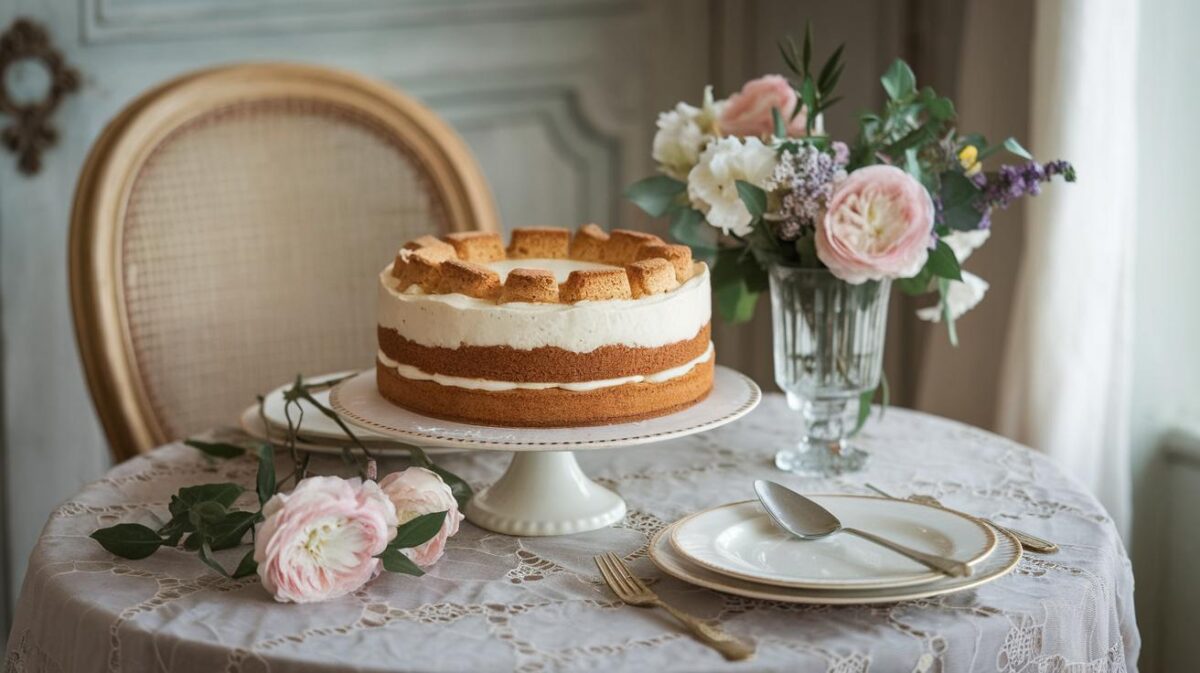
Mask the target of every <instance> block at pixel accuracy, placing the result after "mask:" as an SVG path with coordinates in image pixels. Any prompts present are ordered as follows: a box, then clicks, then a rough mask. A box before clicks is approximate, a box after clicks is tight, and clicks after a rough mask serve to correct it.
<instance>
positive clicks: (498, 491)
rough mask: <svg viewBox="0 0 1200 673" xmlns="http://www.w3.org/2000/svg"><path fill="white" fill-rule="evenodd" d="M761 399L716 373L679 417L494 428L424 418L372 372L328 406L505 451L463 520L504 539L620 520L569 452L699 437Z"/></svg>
mask: <svg viewBox="0 0 1200 673" xmlns="http://www.w3.org/2000/svg"><path fill="white" fill-rule="evenodd" d="M760 399H762V392H761V391H759V389H758V386H757V385H755V383H754V382H753V381H751V380H750V379H749V378H748V377H746V376H745V375H743V374H741V373H738V372H736V371H734V370H732V369H729V368H726V367H721V366H718V367H716V371H715V373H714V376H713V390H712V392H711V393H709V395H708V397H707V398H705V399H704V400H703V401H701V402H699V403H698V404H695V405H693V406H691V407H688V408H687V409H684V410H683V411H679V412H676V413H674V414H669V415H667V416H660V417H658V418H652V419H648V420H645V421H635V422H632V423H619V424H615V425H601V426H595V427H579V428H501V427H494V426H485V425H471V424H469V423H457V422H454V421H444V420H441V419H437V418H430V417H429V416H423V415H421V414H418V413H415V412H412V411H409V410H407V409H403V408H401V407H398V406H396V405H394V404H392V403H390V402H388V401H387V400H385V399H383V397H382V396H381V395H380V394H379V390H378V388H376V385H375V371H374V370H370V371H366V372H363V373H362V374H359V375H357V376H355V377H353V378H350V379H347V380H346V381H343V382H342V383H340V384H339V385H338V386H337V387H336V388H334V389H333V391H332V392H331V394H330V396H329V400H330V404H331V405H332V407H333V409H334V410H335V411H337V413H338V414H340V415H341V416H342V417H343V418H345V419H346V420H347V421H349V422H351V423H353V424H354V425H357V426H359V427H363V428H368V429H370V430H374V431H375V432H378V433H381V434H384V435H387V436H389V437H395V438H396V439H399V440H402V441H406V442H411V443H416V444H420V445H422V446H445V447H455V448H463V449H480V450H485V451H511V452H512V454H513V459H512V462H511V463H509V466H508V470H506V471H505V473H504V475H503V476H502V477H500V480H499V481H497V482H496V483H495V484H492V485H491V486H490V487H489V488H487V489H485V490H483V491H481V492H479V493H476V494H475V497H474V498H472V499H471V502H470V503H469V504H468V505H467V512H466V514H467V518H468V519H470V520H471V522H472V523H474V524H475V525H477V526H480V527H482V528H486V529H488V530H491V531H495V532H497V533H505V534H507V535H522V536H528V535H566V534H570V533H582V532H584V531H589V530H596V529H597V528H603V527H605V526H608V525H610V524H613V523H616V522H617V521H620V520H621V519H622V518H624V516H625V501H624V500H622V499H621V496H619V495H617V494H616V493H613V492H612V491H610V490H609V489H607V488H604V487H603V486H600V485H599V484H597V483H596V482H594V481H592V480H591V479H589V478H588V477H587V475H585V474H584V473H583V470H581V469H580V468H579V463H578V462H576V461H575V454H574V453H573V452H574V451H583V450H592V449H613V448H618V447H623V446H635V445H638V444H649V443H652V442H661V441H664V440H667V439H674V438H676V437H684V436H687V435H692V434H696V433H698V432H704V431H705V430H711V429H713V428H716V427H719V426H722V425H725V424H726V423H730V422H732V421H735V420H737V419H739V418H741V417H742V416H745V415H746V414H748V413H749V412H750V411H751V410H752V409H754V407H755V406H757V405H758V402H759V400H760Z"/></svg>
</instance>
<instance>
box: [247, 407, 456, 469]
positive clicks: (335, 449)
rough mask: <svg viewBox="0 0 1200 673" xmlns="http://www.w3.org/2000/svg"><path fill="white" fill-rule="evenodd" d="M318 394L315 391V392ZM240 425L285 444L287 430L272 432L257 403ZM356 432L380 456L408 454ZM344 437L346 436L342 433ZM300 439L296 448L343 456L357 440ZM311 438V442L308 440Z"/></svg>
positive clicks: (432, 450)
mask: <svg viewBox="0 0 1200 673" xmlns="http://www.w3.org/2000/svg"><path fill="white" fill-rule="evenodd" d="M314 396H315V394H314ZM239 425H240V426H241V428H242V431H243V432H245V433H246V434H247V435H250V436H251V437H253V438H254V439H257V440H259V441H263V442H270V443H272V444H275V445H276V446H283V438H284V433H285V430H283V429H280V428H276V427H274V426H271V427H270V428H269V430H270V433H269V434H268V432H267V431H266V429H265V428H264V426H263V422H262V418H261V417H259V415H258V405H257V404H252V405H250V406H248V407H246V409H245V410H243V411H242V416H241V418H240V419H239ZM354 434H355V435H357V436H358V437H359V439H360V440H361V441H362V443H363V444H364V445H366V447H367V448H368V449H370V450H371V452H372V453H375V454H378V455H380V456H400V457H404V456H407V455H408V450H407V449H402V448H399V447H397V446H395V440H392V439H383V440H380V439H370V438H367V437H366V436H365V435H362V434H360V433H359V429H355V431H354ZM342 436H343V437H345V435H342ZM301 437H302V438H301V439H297V440H296V448H297V449H299V450H301V451H309V452H311V453H323V454H328V455H331V456H332V455H340V454H341V453H342V448H343V447H348V448H354V443H353V442H351V441H350V440H349V439H346V440H344V441H341V442H336V441H333V440H321V439H317V438H308V437H305V436H303V435H301ZM305 439H309V441H305ZM422 448H423V449H424V450H425V453H427V454H429V455H431V456H432V455H438V454H447V453H462V452H464V451H467V449H454V448H447V447H428V446H426V447H422Z"/></svg>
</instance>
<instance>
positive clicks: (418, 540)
mask: <svg viewBox="0 0 1200 673" xmlns="http://www.w3.org/2000/svg"><path fill="white" fill-rule="evenodd" d="M445 521H446V512H433V513H431V514H422V515H421V516H419V517H417V518H415V519H413V520H412V521H407V522H405V523H403V524H401V525H400V527H399V528H397V529H396V537H394V538H392V541H391V542H389V543H388V546H389V547H395V548H396V549H411V548H413V547H417V546H420V545H423V544H425V543H426V542H429V541H430V540H432V539H433V538H434V537H435V536H436V535H437V534H438V531H440V530H441V529H442V524H443V523H444V522H445Z"/></svg>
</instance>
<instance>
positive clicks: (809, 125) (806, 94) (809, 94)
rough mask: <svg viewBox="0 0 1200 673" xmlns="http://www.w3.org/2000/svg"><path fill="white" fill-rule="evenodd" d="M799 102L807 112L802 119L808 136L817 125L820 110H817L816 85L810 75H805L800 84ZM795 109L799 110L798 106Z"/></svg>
mask: <svg viewBox="0 0 1200 673" xmlns="http://www.w3.org/2000/svg"><path fill="white" fill-rule="evenodd" d="M800 102H801V103H803V104H804V109H805V110H808V116H807V117H805V119H804V127H805V129H806V130H807V132H808V134H809V135H812V132H813V129H815V128H816V125H817V113H818V112H820V110H818V109H817V84H816V82H814V81H813V78H812V76H811V75H806V76H805V77H804V81H803V82H802V83H801V84H800ZM796 109H797V110H799V109H800V106H799V105H797V106H796ZM797 114H799V112H797Z"/></svg>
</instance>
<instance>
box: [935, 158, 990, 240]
mask: <svg viewBox="0 0 1200 673" xmlns="http://www.w3.org/2000/svg"><path fill="white" fill-rule="evenodd" d="M941 182H942V188H941V191H940V192H939V195H940V196H941V200H942V218H943V219H944V220H945V223H946V226H948V227H950V228H951V229H955V230H957V231H971V230H974V229H978V228H979V221H980V220H981V219H982V218H983V213H982V212H980V211H979V209H978V208H976V207H975V200H976V199H977V198H979V187H977V186H975V183H974V182H971V180H970V178H968V177H967V176H965V175H963V174H962V173H959V172H958V171H954V170H950V171H945V172H943V173H942V174H941Z"/></svg>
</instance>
